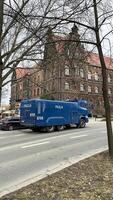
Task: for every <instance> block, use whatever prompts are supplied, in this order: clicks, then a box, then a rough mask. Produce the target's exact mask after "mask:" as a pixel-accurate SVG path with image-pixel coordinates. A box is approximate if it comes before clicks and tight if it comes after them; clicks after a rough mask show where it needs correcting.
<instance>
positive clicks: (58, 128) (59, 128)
mask: <svg viewBox="0 0 113 200" xmlns="http://www.w3.org/2000/svg"><path fill="white" fill-rule="evenodd" d="M56 129H57V131H63V130H64V126H63V125H61V126H57V127H56Z"/></svg>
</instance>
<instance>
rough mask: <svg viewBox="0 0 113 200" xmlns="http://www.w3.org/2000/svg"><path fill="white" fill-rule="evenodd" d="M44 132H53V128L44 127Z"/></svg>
mask: <svg viewBox="0 0 113 200" xmlns="http://www.w3.org/2000/svg"><path fill="white" fill-rule="evenodd" d="M46 131H47V132H48V133H51V132H53V131H54V126H48V127H46Z"/></svg>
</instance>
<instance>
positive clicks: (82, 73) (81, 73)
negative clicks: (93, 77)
mask: <svg viewBox="0 0 113 200" xmlns="http://www.w3.org/2000/svg"><path fill="white" fill-rule="evenodd" d="M80 77H81V78H84V70H83V69H80Z"/></svg>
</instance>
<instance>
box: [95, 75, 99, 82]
mask: <svg viewBox="0 0 113 200" xmlns="http://www.w3.org/2000/svg"><path fill="white" fill-rule="evenodd" d="M95 80H96V81H98V80H99V76H98V74H97V73H95Z"/></svg>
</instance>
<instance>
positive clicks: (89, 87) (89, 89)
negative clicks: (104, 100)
mask: <svg viewBox="0 0 113 200" xmlns="http://www.w3.org/2000/svg"><path fill="white" fill-rule="evenodd" d="M88 92H89V93H90V92H91V86H89V85H88Z"/></svg>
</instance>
